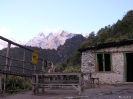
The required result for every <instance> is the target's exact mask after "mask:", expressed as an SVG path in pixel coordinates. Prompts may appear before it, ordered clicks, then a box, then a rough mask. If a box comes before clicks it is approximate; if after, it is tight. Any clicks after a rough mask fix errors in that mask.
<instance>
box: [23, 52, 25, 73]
mask: <svg viewBox="0 0 133 99" xmlns="http://www.w3.org/2000/svg"><path fill="white" fill-rule="evenodd" d="M24 68H25V50H24V56H23V74H24V73H25V71H24Z"/></svg>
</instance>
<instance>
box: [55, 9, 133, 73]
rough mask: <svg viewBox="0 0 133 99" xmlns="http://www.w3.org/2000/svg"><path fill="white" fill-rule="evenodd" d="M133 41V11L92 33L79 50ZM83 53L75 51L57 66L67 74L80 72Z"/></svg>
mask: <svg viewBox="0 0 133 99" xmlns="http://www.w3.org/2000/svg"><path fill="white" fill-rule="evenodd" d="M127 39H133V10H130V11H128V12H127V13H126V15H124V17H123V18H122V19H121V20H118V21H117V22H116V23H115V24H113V25H107V26H105V27H103V28H101V29H100V30H99V31H98V32H97V33H94V32H91V33H90V35H89V37H88V39H87V40H86V41H84V42H83V43H82V44H81V45H80V47H79V48H84V47H87V46H95V45H96V44H99V43H108V42H115V41H121V40H127ZM80 66H81V53H80V52H78V50H76V51H74V52H73V53H72V54H71V55H70V56H69V57H68V58H67V59H66V60H65V61H64V62H62V63H60V64H58V65H57V68H59V69H61V70H63V71H66V72H75V71H77V72H78V71H80Z"/></svg>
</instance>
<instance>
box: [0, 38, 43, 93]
mask: <svg viewBox="0 0 133 99" xmlns="http://www.w3.org/2000/svg"><path fill="white" fill-rule="evenodd" d="M0 39H1V40H3V41H4V42H7V43H8V45H7V48H6V54H5V55H3V54H2V53H1V54H0V57H1V58H4V60H5V61H4V62H5V63H3V62H2V61H0V91H2V85H1V84H2V80H1V78H2V74H4V75H5V76H4V90H3V91H5V90H6V83H7V76H8V75H16V76H22V77H31V76H32V74H35V73H37V72H42V71H44V60H43V59H41V58H40V57H39V58H38V64H36V65H34V64H32V62H31V60H30V61H29V60H26V51H28V53H31V54H30V55H31V56H30V57H31V59H32V53H33V50H32V49H30V48H28V47H25V46H22V45H20V44H17V43H15V42H13V41H11V40H9V39H6V38H4V37H2V36H0ZM11 45H15V46H16V47H19V48H22V49H23V57H22V59H18V57H15V58H12V57H11V56H10V52H11ZM1 62H2V63H1ZM14 62H19V64H21V65H18V64H14V65H12V63H14ZM40 64H41V66H40ZM36 66H38V67H39V66H40V69H39V70H37V69H36ZM15 70H16V71H15Z"/></svg>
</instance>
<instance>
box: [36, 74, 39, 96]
mask: <svg viewBox="0 0 133 99" xmlns="http://www.w3.org/2000/svg"><path fill="white" fill-rule="evenodd" d="M38 78H39V76H38V75H37V74H36V91H35V93H36V94H38V93H39V84H38V80H39V79H38Z"/></svg>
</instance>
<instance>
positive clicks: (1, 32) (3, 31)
mask: <svg viewBox="0 0 133 99" xmlns="http://www.w3.org/2000/svg"><path fill="white" fill-rule="evenodd" d="M9 32H10V29H8V28H6V27H2V28H0V35H1V36H7V35H8V34H9Z"/></svg>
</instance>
